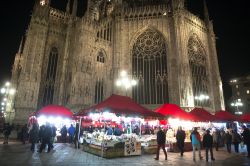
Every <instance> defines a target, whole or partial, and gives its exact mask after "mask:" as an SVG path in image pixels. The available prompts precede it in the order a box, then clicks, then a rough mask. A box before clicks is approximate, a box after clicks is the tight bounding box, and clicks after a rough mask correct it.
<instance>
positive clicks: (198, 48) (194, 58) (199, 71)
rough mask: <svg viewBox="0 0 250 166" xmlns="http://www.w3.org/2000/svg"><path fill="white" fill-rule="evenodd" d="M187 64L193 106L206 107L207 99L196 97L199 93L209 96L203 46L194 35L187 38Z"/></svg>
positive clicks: (208, 102)
mask: <svg viewBox="0 0 250 166" xmlns="http://www.w3.org/2000/svg"><path fill="white" fill-rule="evenodd" d="M188 57H189V66H190V71H191V76H192V88H193V94H194V103H195V106H201V107H204V106H205V107H208V106H209V104H210V100H209V99H204V100H200V99H198V98H199V96H201V95H206V96H209V91H208V85H209V80H208V72H207V60H206V53H205V50H204V47H203V46H202V44H201V42H200V41H199V40H198V37H197V36H196V35H194V36H192V37H190V39H189V40H188Z"/></svg>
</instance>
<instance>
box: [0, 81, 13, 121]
mask: <svg viewBox="0 0 250 166" xmlns="http://www.w3.org/2000/svg"><path fill="white" fill-rule="evenodd" d="M15 92H16V90H15V89H14V88H12V87H11V83H10V82H6V83H5V85H4V86H3V87H2V88H1V95H2V101H1V110H2V112H4V115H5V117H6V116H8V119H7V121H8V122H9V123H11V122H12V120H13V118H14V117H12V116H11V114H12V113H14V111H13V100H14V94H15Z"/></svg>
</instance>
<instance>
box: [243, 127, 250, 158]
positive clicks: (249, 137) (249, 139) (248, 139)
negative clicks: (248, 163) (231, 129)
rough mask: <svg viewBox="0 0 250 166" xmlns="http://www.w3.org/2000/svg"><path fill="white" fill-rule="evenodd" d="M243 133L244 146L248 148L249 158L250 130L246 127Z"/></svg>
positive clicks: (249, 155) (249, 154)
mask: <svg viewBox="0 0 250 166" xmlns="http://www.w3.org/2000/svg"><path fill="white" fill-rule="evenodd" d="M242 128H243V133H242V134H241V135H242V137H243V141H244V144H246V146H247V152H248V155H247V157H250V130H249V129H248V128H247V127H246V126H242Z"/></svg>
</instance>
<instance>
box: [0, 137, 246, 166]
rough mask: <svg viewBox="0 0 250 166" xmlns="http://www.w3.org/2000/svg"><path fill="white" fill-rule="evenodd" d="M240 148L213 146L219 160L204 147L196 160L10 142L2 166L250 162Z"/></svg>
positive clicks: (227, 165) (236, 165)
mask: <svg viewBox="0 0 250 166" xmlns="http://www.w3.org/2000/svg"><path fill="white" fill-rule="evenodd" d="M232 148H233V147H232ZM240 150H241V153H240V154H235V153H231V154H228V153H227V152H226V151H225V149H224V148H221V149H220V150H219V151H218V152H216V151H215V150H214V155H215V159H216V160H215V161H213V162H212V161H209V162H206V160H205V152H204V150H203V151H202V155H203V157H204V159H203V160H201V161H200V160H197V161H196V162H194V161H193V160H192V152H185V153H184V156H183V157H180V155H179V153H170V152H169V153H168V160H166V161H165V160H164V155H163V152H162V151H161V152H160V154H161V156H160V160H159V161H155V160H154V157H155V155H142V156H134V157H124V158H116V159H104V158H101V157H98V156H95V155H92V154H89V153H86V152H83V151H82V150H81V149H75V148H74V146H73V145H70V144H60V143H58V144H55V148H54V150H52V151H51V152H50V153H46V152H43V153H41V154H40V153H37V152H34V153H32V152H31V151H30V144H25V145H23V144H21V143H19V142H10V144H9V145H3V144H0V166H28V165H32V166H33V165H34V166H40V165H45V166H47V165H48V166H50V165H51V166H71V165H72V166H78V165H79V166H80V165H84V166H99V165H100V166H161V165H172V166H179V165H180V166H191V165H197V166H247V165H249V166H250V159H249V158H247V157H245V155H246V154H245V149H240ZM196 155H198V153H196ZM197 158H198V156H197Z"/></svg>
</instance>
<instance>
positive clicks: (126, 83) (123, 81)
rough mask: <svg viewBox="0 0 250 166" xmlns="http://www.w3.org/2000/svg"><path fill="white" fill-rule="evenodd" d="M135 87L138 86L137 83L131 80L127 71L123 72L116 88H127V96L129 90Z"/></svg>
mask: <svg viewBox="0 0 250 166" xmlns="http://www.w3.org/2000/svg"><path fill="white" fill-rule="evenodd" d="M135 85H137V81H136V80H134V79H130V78H129V76H128V74H127V72H126V71H124V70H123V71H121V73H120V76H119V77H118V79H117V80H116V86H118V87H123V88H125V91H126V96H127V90H128V89H129V88H131V87H133V86H135Z"/></svg>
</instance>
